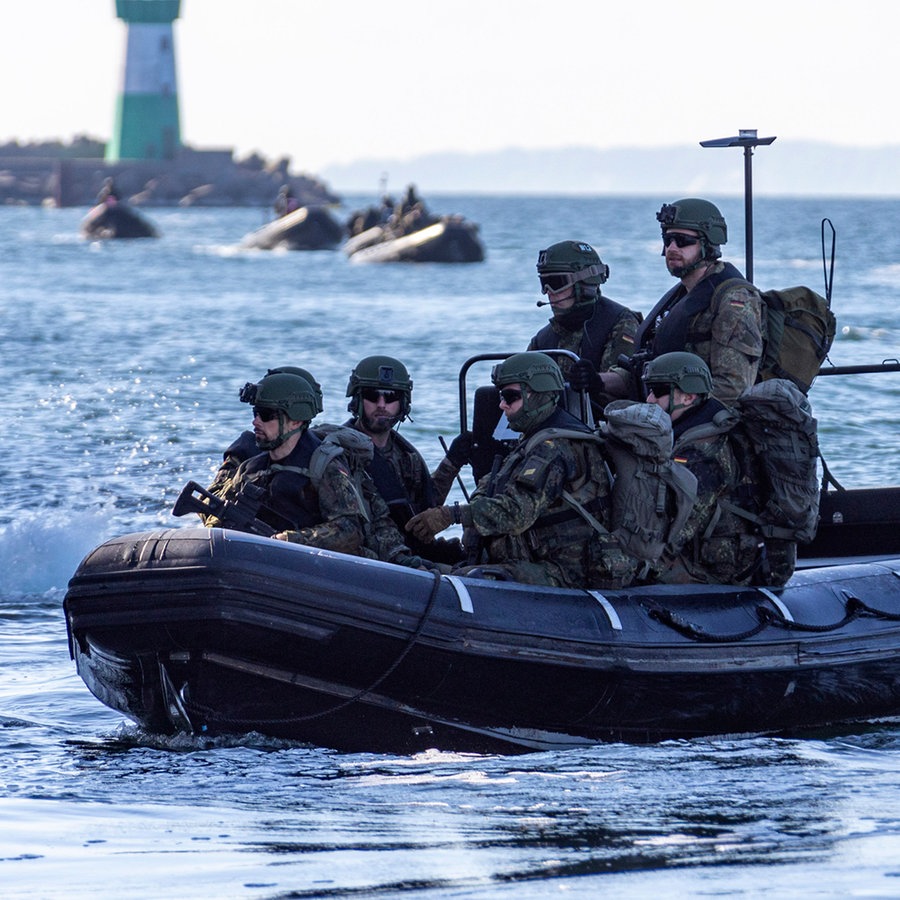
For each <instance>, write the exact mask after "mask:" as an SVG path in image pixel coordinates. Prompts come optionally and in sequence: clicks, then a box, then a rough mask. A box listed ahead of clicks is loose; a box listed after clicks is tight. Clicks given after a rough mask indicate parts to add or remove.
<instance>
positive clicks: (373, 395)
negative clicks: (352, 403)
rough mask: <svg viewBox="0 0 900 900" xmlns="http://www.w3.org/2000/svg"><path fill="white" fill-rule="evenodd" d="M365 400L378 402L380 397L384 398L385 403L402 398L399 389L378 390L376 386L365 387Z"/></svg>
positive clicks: (363, 393) (394, 401)
mask: <svg viewBox="0 0 900 900" xmlns="http://www.w3.org/2000/svg"><path fill="white" fill-rule="evenodd" d="M362 395H363V400H368V401H369V403H377V402H378V398H379V397H383V398H384V402H385V403H396V402H397V401H398V400H399V399H400V392H399V391H378V390H376V389H375V388H363V392H362Z"/></svg>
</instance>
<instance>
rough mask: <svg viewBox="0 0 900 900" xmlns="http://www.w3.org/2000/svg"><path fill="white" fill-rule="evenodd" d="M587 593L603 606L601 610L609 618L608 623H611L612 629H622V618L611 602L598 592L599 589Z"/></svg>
mask: <svg viewBox="0 0 900 900" xmlns="http://www.w3.org/2000/svg"><path fill="white" fill-rule="evenodd" d="M588 593H589V594H590V595H591V596H592V597H593V598H594V599H595V600H596V601H597V602H598V603H599V604H600V605H601V606H602V607H603V611H604V612H605V613H606V617H607V618H608V619H609V624H610V625H612V627H613V630H614V631H621V630H622V620H621V619H620V618H619V614H618V613H617V612H616V611H615V609H614V608H613V605H612V603H610V602H609V600H607V599H606V597H604V596H603V594H601V593H600V591H588Z"/></svg>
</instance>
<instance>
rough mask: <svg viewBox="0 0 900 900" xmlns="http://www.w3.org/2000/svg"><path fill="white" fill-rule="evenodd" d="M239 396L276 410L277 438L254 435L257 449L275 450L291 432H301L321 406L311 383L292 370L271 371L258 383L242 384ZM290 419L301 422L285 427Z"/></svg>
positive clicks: (244, 399)
mask: <svg viewBox="0 0 900 900" xmlns="http://www.w3.org/2000/svg"><path fill="white" fill-rule="evenodd" d="M313 383H315V382H313ZM238 396H239V398H240V400H241V402H242V403H250V404H252V405H253V407H254V409H274V410H275V411H276V412H277V413H278V437H276V438H275V439H273V440H271V441H267V440H260V439H259V438H257V441H256V445H257V446H258V447H259V448H260V450H274V449H275V448H276V447H280V446H281V445H282V444H283V443H284V442H285V441H286V440H287V439H288V438H290V437H291V436H292V435H295V434H301V433H302V432H303V431H305V430H306V427H307V425H308V424H309V422H310V421H312V420H313V419H314V418H315V417H316V415H317V413H318V412H319V408H320V407H319V401H318V400H317V398H316V392H315V389H314V388H313V386H312V384H310V382H309V381H308V380H307V379H306V378H304V377H303V376H302V375H299V374H298V373H297V372H295V371H294V372H284V371H283V372H273V373H272V374H269V375H266V376H265V377H264V378H263V379H262V380H261V381H259V383H257V384H249V383H248V384H245V385H244V387H243V388H241V391H240V394H239V395H238ZM289 419H290V420H291V421H294V422H300V423H301V424H300V425H299V426H298V427H296V428H290V429H287V430H285V427H284V426H285V422H286V421H287V420H289Z"/></svg>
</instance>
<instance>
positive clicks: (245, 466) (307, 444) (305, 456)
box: [237, 430, 322, 531]
mask: <svg viewBox="0 0 900 900" xmlns="http://www.w3.org/2000/svg"><path fill="white" fill-rule="evenodd" d="M321 443H322V442H321V440H320V439H319V438H318V437H316V436H315V435H314V434H312V433H310V432H309V431H308V430H307V431H306V432H304V433H303V436H302V437H301V438H300V440H299V441H298V442H297V446H296V447H294V449H293V450H292V451H291V452H290V453H289V454H288V455H287V456H286V457H285V458H284V459H283V460H279V461H278V462H273V461H272V459H271V458H270V456H269V454H268V453H258V454H257V455H256V456H253V457H251V458H250V459H248V460H247V461H246V462H244V463H242V464H241V467H240V468H239V469H238V473H237V480H238V484H237V488H238V492H239V491H240V483H241V482H242V481H247V482H250V483H252V484H256V485H258V486H259V487H261V488H263V489H264V490H265V492H266V495H265V499H264V500H263V504H262V506H261V507H260V510H259V512H258V513H257V518H259V519H262V521H264V522H266V523H268V524H269V525H271V526H272V527H273V528H280V529H282V530H292V531H299V530H300V529H301V528H309V527H312V526H313V525H318V524H320V523H321V521H322V516H321V513H320V511H319V500H318V492H317V491H316V489H315V487H314V486H313V484H312V481H311V480H310V476H309V464H310V460H311V459H312V456H313V453H314V452H315V451H316V449H317V448H318V447H319V445H320V444H321Z"/></svg>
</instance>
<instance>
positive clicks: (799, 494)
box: [729, 378, 819, 543]
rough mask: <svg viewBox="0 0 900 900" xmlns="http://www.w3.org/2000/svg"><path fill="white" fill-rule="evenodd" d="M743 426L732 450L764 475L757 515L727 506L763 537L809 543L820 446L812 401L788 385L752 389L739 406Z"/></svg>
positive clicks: (816, 498) (761, 385)
mask: <svg viewBox="0 0 900 900" xmlns="http://www.w3.org/2000/svg"><path fill="white" fill-rule="evenodd" d="M735 409H736V410H737V411H738V413H739V414H740V421H739V423H738V424H737V425H736V426H735V428H734V429H733V431H732V446H734V448H735V452H736V453H737V454H738V457H739V459H740V457H741V455H743V456H744V457H745V458H746V457H748V456H750V457H752V461H751V462H750V463H742V467H744V468H749V466H750V465H755V466H756V468H757V470H758V471H759V472H760V474H761V481H762V484H761V485H759V486H758V487H759V488H760V489H761V497H760V499H759V511H758V512H755V513H754V512H750V511H747V510H744V509H740V508H737V507H732V506H729V509H731V511H732V512H735V513H736V514H737V515H740V516H743V517H744V518H746V519H749V520H750V521H752V522H754V523H756V525H757V526H758V527H759V532H760V534H761V535H762V536H763V537H764V538H773V539H776V540H782V541H796V542H798V543H808V542H809V541H811V540H812V539H813V538H814V537H815V534H816V527H817V524H818V518H819V478H818V466H817V460H818V458H819V442H818V436H817V423H816V420H815V418H813V415H812V408H811V407H810V405H809V400H807V398H806V397H805V396H804V395H803V393H802V392H801V391H800V390H799V389H798V388H797V387H796V386H795V385H794V384H793V383H792V382H790V381H788V380H786V379H783V378H773V379H770V380H768V381H763V382H760V383H758V384H755V385H753V386H752V387H751V388H748V389H747V390H746V391H744V393H743V394H741V396H740V397H738V398H737V400H736V401H735Z"/></svg>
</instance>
